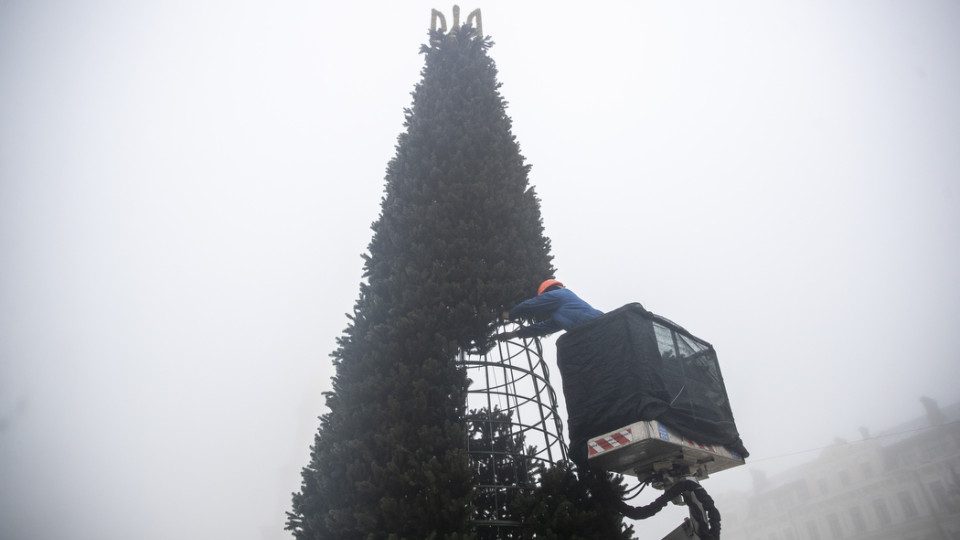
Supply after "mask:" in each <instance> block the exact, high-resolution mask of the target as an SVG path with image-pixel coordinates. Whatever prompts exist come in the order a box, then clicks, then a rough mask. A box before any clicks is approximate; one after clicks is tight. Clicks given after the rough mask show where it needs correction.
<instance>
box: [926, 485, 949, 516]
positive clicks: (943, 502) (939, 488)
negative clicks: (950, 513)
mask: <svg viewBox="0 0 960 540" xmlns="http://www.w3.org/2000/svg"><path fill="white" fill-rule="evenodd" d="M928 486H930V493H931V494H933V504H934V505H935V506H937V507H938V508H940V509H941V510H946V509H948V508H949V507H950V504H949V502H950V501H949V500H948V495H947V490H946V488H944V487H943V482H941V481H940V480H934V481H933V482H930V483H929V484H928Z"/></svg>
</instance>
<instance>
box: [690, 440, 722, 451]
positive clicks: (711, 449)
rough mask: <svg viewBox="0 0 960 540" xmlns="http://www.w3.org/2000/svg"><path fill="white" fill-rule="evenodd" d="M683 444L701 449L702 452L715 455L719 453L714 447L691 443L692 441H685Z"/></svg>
mask: <svg viewBox="0 0 960 540" xmlns="http://www.w3.org/2000/svg"><path fill="white" fill-rule="evenodd" d="M683 442H684V444H686V445H687V446H692V447H694V448H699V449H701V450H709V451H711V452H713V453H714V454H716V453H717V451H716V450H715V449H714V448H713V445H710V444H700V443H698V442H695V441H691V440H690V439H684V440H683Z"/></svg>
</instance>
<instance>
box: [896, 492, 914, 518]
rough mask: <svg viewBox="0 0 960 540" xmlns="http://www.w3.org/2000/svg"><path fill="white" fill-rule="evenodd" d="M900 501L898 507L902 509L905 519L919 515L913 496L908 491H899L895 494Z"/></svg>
mask: <svg viewBox="0 0 960 540" xmlns="http://www.w3.org/2000/svg"><path fill="white" fill-rule="evenodd" d="M897 498H898V499H900V506H901V507H902V508H903V515H904V516H906V518H907V519H912V518H915V517H917V516H919V515H920V512H919V511H917V503H916V502H915V501H914V500H913V495H912V494H911V493H910V492H909V491H901V492H900V493H899V494H897Z"/></svg>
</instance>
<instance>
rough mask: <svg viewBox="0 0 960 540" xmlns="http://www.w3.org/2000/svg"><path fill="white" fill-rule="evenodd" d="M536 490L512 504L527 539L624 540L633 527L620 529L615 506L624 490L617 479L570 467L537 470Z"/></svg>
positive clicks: (618, 513) (617, 477) (622, 524)
mask: <svg viewBox="0 0 960 540" xmlns="http://www.w3.org/2000/svg"><path fill="white" fill-rule="evenodd" d="M535 472H536V474H537V475H538V476H539V482H540V485H539V487H538V489H537V490H535V491H532V492H529V493H527V494H525V495H524V496H522V497H519V498H518V499H517V500H516V501H514V504H515V505H516V507H517V511H518V512H519V513H521V514H522V515H523V516H524V524H525V530H526V531H527V534H528V535H532V536H527V538H531V537H535V538H537V539H543V540H561V539H562V540H580V539H583V540H617V539H623V540H628V539H630V538H633V527H632V526H628V525H624V523H623V516H622V515H621V514H620V510H619V509H618V504H619V503H620V502H621V501H622V500H623V496H624V491H625V488H624V486H623V479H622V478H621V477H620V476H617V475H613V474H610V473H606V472H602V471H577V470H576V469H574V467H573V464H572V463H559V464H557V465H556V466H553V467H549V468H547V467H538V468H537V470H536V471H535Z"/></svg>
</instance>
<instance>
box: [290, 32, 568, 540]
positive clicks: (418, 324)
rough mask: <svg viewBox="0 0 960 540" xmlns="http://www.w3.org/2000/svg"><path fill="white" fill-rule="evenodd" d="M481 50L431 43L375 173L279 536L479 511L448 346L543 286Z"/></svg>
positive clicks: (418, 525) (444, 519)
mask: <svg viewBox="0 0 960 540" xmlns="http://www.w3.org/2000/svg"><path fill="white" fill-rule="evenodd" d="M491 45H492V43H491V42H490V41H489V40H486V39H483V38H479V37H475V36H474V33H473V30H472V29H471V28H469V27H460V28H455V29H453V30H452V31H451V32H450V34H449V35H441V34H439V33H436V32H431V35H430V43H429V45H425V46H423V48H422V52H423V53H424V54H425V65H424V68H423V70H422V73H421V74H422V80H421V81H420V82H419V83H418V84H417V85H416V88H415V89H414V92H413V104H412V106H411V108H410V109H408V110H406V121H405V128H406V129H405V131H404V132H403V133H402V134H401V135H400V136H399V138H398V143H397V147H396V156H395V157H394V158H393V159H392V160H391V161H390V163H389V165H388V167H387V174H386V188H385V194H384V196H383V199H382V201H381V213H380V216H379V218H378V219H377V221H376V222H375V223H374V224H373V237H372V240H371V241H370V244H369V248H368V253H367V254H366V255H364V282H363V283H361V285H360V293H359V298H358V300H357V302H356V305H355V307H354V310H353V314H352V315H351V316H350V321H351V322H350V324H349V325H348V327H347V328H346V330H345V331H344V334H343V336H342V337H341V338H340V339H339V340H338V345H339V346H338V348H337V350H336V351H335V352H334V353H333V354H332V356H333V358H334V364H335V366H336V375H335V376H334V377H333V387H332V390H331V391H330V392H328V393H327V394H326V398H327V407H328V408H329V411H328V412H327V413H326V414H324V415H323V416H321V418H320V428H319V430H318V433H317V435H316V438H315V441H314V445H313V446H312V448H311V455H310V463H309V464H308V465H307V466H306V467H305V468H304V469H303V473H302V485H301V489H300V491H299V492H298V493H295V494H294V496H293V511H292V512H290V513H288V521H287V529H288V530H291V531H292V532H293V534H294V535H295V536H296V537H297V538H299V539H325V538H409V539H422V538H464V537H468V536H469V535H471V534H472V528H471V521H470V520H471V516H472V515H474V513H475V512H476V511H478V510H475V508H476V507H477V506H478V505H482V504H486V501H485V500H484V498H483V497H482V494H481V495H478V494H477V487H476V486H477V483H478V481H479V479H480V478H482V477H483V475H484V474H485V473H484V471H483V470H482V467H481V468H480V470H479V471H476V470H474V469H473V468H472V466H471V464H470V462H469V460H468V456H467V450H466V445H467V437H468V434H467V431H466V426H465V413H466V410H465V409H466V405H465V403H466V386H467V381H466V379H465V376H464V372H463V370H462V369H460V368H459V367H458V365H457V361H456V360H457V353H458V351H459V350H468V349H476V348H483V347H485V345H486V344H487V343H488V342H489V340H490V335H491V333H492V332H493V330H494V329H495V321H496V318H497V316H498V315H499V313H500V311H501V310H502V308H503V307H505V306H511V305H513V304H514V303H515V302H516V301H518V300H520V299H523V298H525V297H526V296H528V295H529V294H530V292H531V291H535V290H536V287H537V284H538V283H539V282H540V280H542V279H544V278H546V277H550V276H552V275H553V274H554V271H553V267H552V264H551V256H550V254H549V250H550V244H549V241H548V240H547V239H546V237H545V236H544V234H543V225H542V221H541V217H540V207H539V201H538V199H537V197H536V195H535V193H534V191H533V189H532V188H531V187H530V186H529V184H528V180H527V174H528V170H529V166H528V165H526V164H525V163H524V159H523V157H522V156H521V154H520V149H519V146H518V144H517V142H516V140H515V138H514V136H513V134H512V133H511V122H510V119H509V118H508V117H507V115H506V112H505V107H506V104H505V102H504V100H503V98H502V97H501V96H500V94H499V90H498V88H499V84H498V83H497V80H496V68H495V66H494V63H493V61H492V60H491V59H490V57H489V56H488V55H487V50H488V48H489V47H490V46H491Z"/></svg>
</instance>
